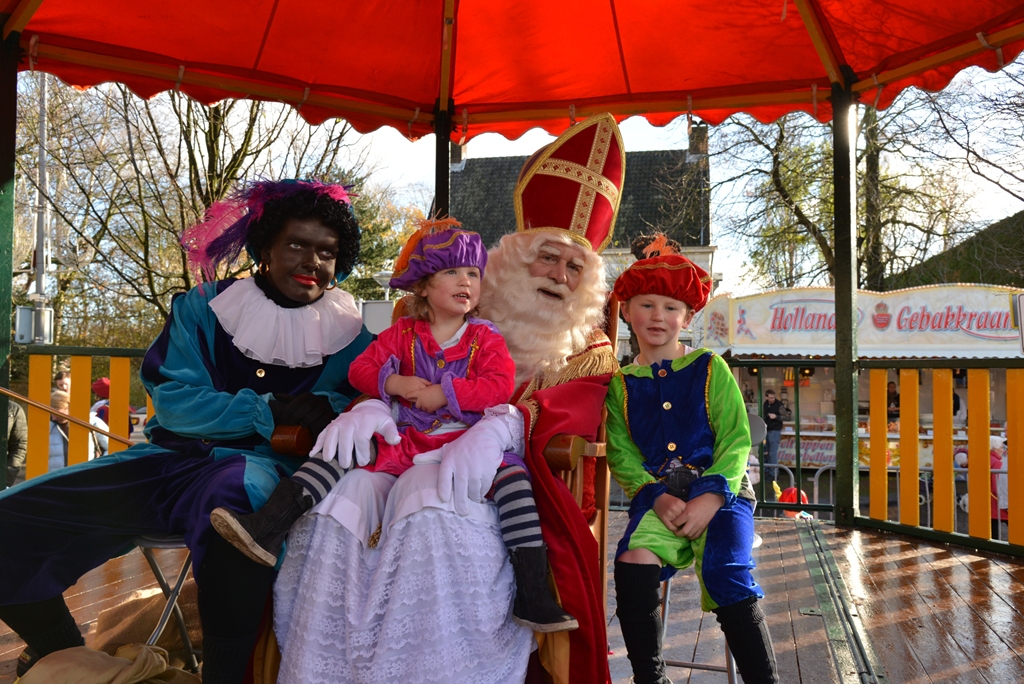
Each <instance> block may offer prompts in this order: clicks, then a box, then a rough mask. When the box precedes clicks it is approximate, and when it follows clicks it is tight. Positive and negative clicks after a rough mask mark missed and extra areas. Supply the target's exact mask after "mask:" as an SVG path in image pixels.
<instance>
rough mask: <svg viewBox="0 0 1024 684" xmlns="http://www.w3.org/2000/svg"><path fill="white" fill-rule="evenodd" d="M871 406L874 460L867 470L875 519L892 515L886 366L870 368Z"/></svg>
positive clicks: (870, 508)
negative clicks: (890, 505)
mask: <svg viewBox="0 0 1024 684" xmlns="http://www.w3.org/2000/svg"><path fill="white" fill-rule="evenodd" d="M870 372H871V406H870V409H869V410H870V417H869V425H870V426H871V429H870V432H871V434H870V436H869V440H870V441H869V446H868V450H869V453H870V456H871V460H870V462H869V464H868V468H869V470H868V472H869V473H870V475H871V499H870V501H869V502H868V515H869V516H870V517H871V518H873V519H875V520H888V519H889V471H888V470H886V467H887V466H888V465H889V464H888V459H887V458H886V454H887V452H888V451H889V418H888V414H887V412H886V409H887V406H886V384H887V378H888V371H886V370H885V369H884V368H872V369H871V371H870Z"/></svg>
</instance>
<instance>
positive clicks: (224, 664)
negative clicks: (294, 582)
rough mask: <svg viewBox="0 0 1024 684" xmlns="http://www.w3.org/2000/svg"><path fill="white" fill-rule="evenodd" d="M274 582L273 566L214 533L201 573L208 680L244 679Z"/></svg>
mask: <svg viewBox="0 0 1024 684" xmlns="http://www.w3.org/2000/svg"><path fill="white" fill-rule="evenodd" d="M273 581H274V570H273V568H268V567H264V566H262V565H257V564H256V563H253V562H252V561H251V560H249V559H248V558H246V557H245V556H244V555H242V553H241V552H240V551H238V550H237V549H235V548H234V547H233V546H231V545H230V544H228V542H226V541H225V540H224V539H222V538H221V537H218V536H217V535H215V534H214V535H211V536H210V546H209V548H208V549H207V551H206V557H205V558H204V559H203V566H202V568H200V572H199V574H198V575H197V576H196V584H197V585H198V588H199V618H200V621H201V622H202V625H203V684H241V682H242V680H243V678H244V677H245V670H246V668H247V667H248V664H249V658H250V656H251V655H252V649H253V647H254V646H255V645H256V639H257V637H258V636H259V628H260V622H261V621H262V619H263V612H264V609H265V607H266V604H267V601H268V600H269V599H270V588H271V586H272V585H273Z"/></svg>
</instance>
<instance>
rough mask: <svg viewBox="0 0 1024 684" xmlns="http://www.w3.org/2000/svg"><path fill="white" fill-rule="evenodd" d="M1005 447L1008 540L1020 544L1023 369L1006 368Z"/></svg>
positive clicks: (1023, 525)
mask: <svg viewBox="0 0 1024 684" xmlns="http://www.w3.org/2000/svg"><path fill="white" fill-rule="evenodd" d="M1006 447H1007V451H1006V453H1007V457H1006V470H1007V473H1006V475H1007V477H1006V479H1007V480H1008V482H1009V488H1010V491H1009V495H1010V497H1009V498H1010V509H1009V526H1010V537H1009V539H1010V543H1011V544H1021V545H1024V368H1007V369H1006Z"/></svg>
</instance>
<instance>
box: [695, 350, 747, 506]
mask: <svg viewBox="0 0 1024 684" xmlns="http://www.w3.org/2000/svg"><path fill="white" fill-rule="evenodd" d="M708 373H710V375H711V378H710V380H709V382H708V390H707V391H708V397H707V402H708V404H707V405H708V419H709V420H710V421H711V429H712V430H714V433H715V452H714V457H713V458H714V463H713V464H712V466H711V467H710V468H708V469H707V470H706V471H704V475H705V476H707V475H721V476H722V477H724V478H725V480H726V482H727V483H728V485H729V491H731V492H732V493H733V494H737V493H738V492H739V489H740V483H741V481H742V479H743V474H744V473H745V472H746V470H747V457H748V456H749V454H750V423H749V421H748V419H747V408H746V405H745V404H744V403H743V395H742V394H741V393H740V388H739V385H737V384H736V378H734V377H733V374H732V370H731V369H730V368H729V365H728V364H727V363H726V362H725V360H724V359H723V358H722V357H721V356H719V355H718V354H715V355H714V356H712V357H711V364H710V366H709V368H708Z"/></svg>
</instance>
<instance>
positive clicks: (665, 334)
mask: <svg viewBox="0 0 1024 684" xmlns="http://www.w3.org/2000/svg"><path fill="white" fill-rule="evenodd" d="M622 316H623V318H625V319H626V322H628V323H629V324H630V325H631V326H632V327H633V332H634V333H636V337H637V340H639V341H640V344H642V345H647V346H648V347H652V348H653V347H663V346H665V345H667V344H670V343H674V342H675V341H676V340H678V339H679V331H680V330H682V329H683V328H685V327H686V326H688V325H689V324H690V320H691V319H692V318H693V311H692V310H691V309H690V307H688V306H687V305H686V304H684V303H683V302H681V301H679V300H678V299H672V298H671V297H665V296H664V295H656V294H643V295H637V296H636V297H633V298H632V299H630V300H629V301H628V302H626V307H625V308H624V309H623V310H622Z"/></svg>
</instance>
